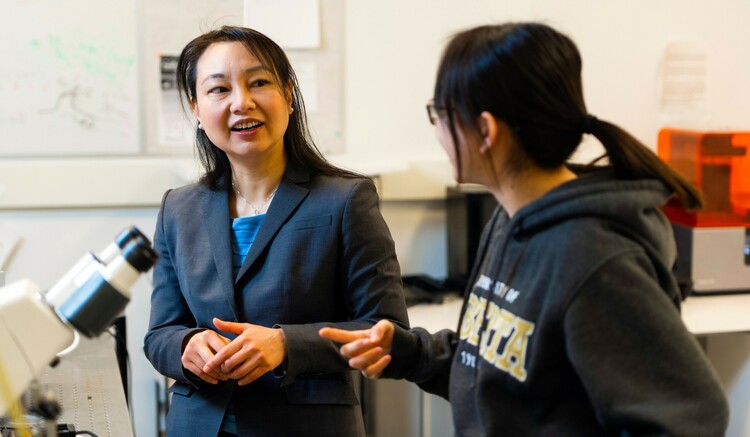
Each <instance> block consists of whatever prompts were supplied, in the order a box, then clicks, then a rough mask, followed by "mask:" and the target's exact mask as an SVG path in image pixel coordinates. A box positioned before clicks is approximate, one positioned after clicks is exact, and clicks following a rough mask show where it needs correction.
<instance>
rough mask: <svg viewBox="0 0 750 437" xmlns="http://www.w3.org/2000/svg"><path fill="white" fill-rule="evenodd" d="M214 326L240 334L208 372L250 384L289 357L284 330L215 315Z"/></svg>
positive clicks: (216, 357)
mask: <svg viewBox="0 0 750 437" xmlns="http://www.w3.org/2000/svg"><path fill="white" fill-rule="evenodd" d="M214 326H216V329H218V330H219V331H223V332H229V333H232V334H236V335H237V338H235V339H234V340H232V341H230V342H228V343H227V344H226V345H225V346H224V347H222V348H221V349H220V350H219V351H218V352H216V354H215V355H214V356H213V357H212V358H211V359H210V360H208V361H207V362H206V363H205V365H204V366H203V368H202V369H201V370H202V371H203V372H204V373H207V374H214V373H215V374H219V375H225V376H226V378H227V379H235V380H237V383H238V384H239V385H247V384H250V383H251V382H253V381H255V380H256V379H258V378H260V377H261V376H263V375H264V374H266V373H267V372H269V371H271V370H273V369H275V368H276V367H278V366H279V365H281V363H282V362H284V359H285V358H286V340H285V338H284V331H282V330H281V329H276V328H266V327H265V326H259V325H253V324H250V323H236V322H225V321H223V320H220V319H216V318H214Z"/></svg>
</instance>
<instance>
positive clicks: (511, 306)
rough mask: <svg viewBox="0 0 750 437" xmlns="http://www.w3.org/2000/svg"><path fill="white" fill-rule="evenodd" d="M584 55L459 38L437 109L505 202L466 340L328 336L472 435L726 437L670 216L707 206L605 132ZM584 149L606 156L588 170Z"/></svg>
mask: <svg viewBox="0 0 750 437" xmlns="http://www.w3.org/2000/svg"><path fill="white" fill-rule="evenodd" d="M581 65H582V61H581V58H580V55H579V52H578V50H577V48H576V46H575V44H574V43H573V42H572V41H571V40H570V39H569V38H568V37H567V36H565V35H563V34H561V33H560V32H558V31H556V30H555V29H553V28H551V27H549V26H547V25H544V24H540V23H506V24H501V25H492V26H481V27H477V28H473V29H470V30H466V31H464V32H461V33H459V34H457V35H456V36H454V37H453V39H452V40H451V41H450V42H449V44H448V46H447V48H446V49H445V51H444V53H443V57H442V60H441V63H440V66H439V69H438V73H437V81H436V85H435V94H434V99H433V100H432V101H430V103H428V106H427V109H428V114H429V117H430V121H431V122H432V123H433V124H435V125H436V129H437V135H438V139H439V141H440V143H441V144H442V145H443V147H444V148H445V150H446V152H447V154H448V156H449V158H450V161H451V163H452V166H453V170H454V176H455V178H456V180H457V181H458V182H472V183H478V184H482V185H485V186H486V187H487V189H488V190H489V191H490V192H491V193H492V194H493V195H494V197H495V198H496V199H497V201H498V202H499V207H498V208H497V210H496V211H495V213H494V216H493V218H492V219H491V220H490V222H489V223H488V225H487V226H486V228H485V230H484V234H483V237H482V242H481V243H480V248H479V251H478V254H477V261H476V262H475V265H474V269H473V272H472V274H471V277H470V280H469V286H468V287H467V290H466V293H465V298H464V304H463V308H462V311H461V316H460V319H459V324H458V328H457V330H456V331H450V330H444V331H440V332H437V333H434V334H430V333H428V332H427V331H425V330H424V329H421V328H412V329H408V330H407V329H404V328H401V327H399V326H395V325H394V324H393V323H391V322H388V321H381V322H379V323H378V324H376V325H375V326H374V327H373V328H371V329H368V330H362V331H346V330H341V329H335V328H324V329H322V330H321V332H320V334H321V335H322V336H323V337H325V338H328V339H331V340H334V341H337V342H340V343H345V344H344V345H343V346H342V347H341V353H342V355H343V356H344V357H346V358H348V359H349V364H350V366H352V367H353V368H356V369H359V370H361V371H362V373H363V374H364V375H365V376H368V377H370V378H377V377H388V378H405V379H408V380H410V381H413V382H416V383H418V384H419V386H420V387H421V388H423V389H424V390H426V391H428V392H430V393H434V394H438V395H440V396H442V397H444V398H446V399H448V400H449V401H450V403H451V408H452V410H453V419H454V424H455V432H456V434H457V435H460V436H496V435H509V436H525V435H556V436H557V435H574V436H587V435H620V436H622V435H670V436H701V437H705V436H722V435H724V432H725V430H726V427H727V421H728V415H729V413H728V406H727V401H726V398H725V396H724V394H723V390H722V388H721V386H720V385H719V382H718V380H717V377H716V375H715V373H714V371H713V370H712V368H711V365H710V364H709V362H708V361H707V359H706V357H705V356H704V354H703V351H702V350H701V348H700V346H699V344H698V342H697V341H696V339H695V338H694V337H693V336H692V335H691V334H690V333H689V332H688V331H687V329H686V328H685V326H684V324H683V323H682V320H681V318H680V303H681V301H682V299H683V298H684V296H682V294H681V292H680V288H679V287H678V285H677V282H676V280H675V278H674V277H673V275H672V273H671V269H672V267H673V265H674V263H675V259H676V250H675V243H674V239H673V235H672V231H671V228H670V224H669V221H668V220H667V218H666V217H665V216H664V214H663V213H662V212H661V211H660V206H662V205H663V204H665V202H668V201H675V202H680V203H681V204H682V205H683V206H685V207H686V208H688V209H696V208H699V207H700V206H701V204H702V199H701V196H700V193H698V192H697V191H696V189H695V188H694V187H692V186H691V185H690V184H689V183H687V182H686V181H685V180H684V179H683V178H682V177H680V176H679V175H678V174H677V173H675V172H674V171H673V170H671V169H670V168H669V167H668V166H666V165H665V164H664V163H663V162H662V161H660V160H659V158H658V157H657V156H656V155H655V154H654V153H653V152H652V151H651V150H649V149H648V148H647V147H646V146H644V145H643V144H641V143H640V142H638V141H637V140H636V139H635V138H634V137H632V136H631V135H630V134H628V133H627V132H625V131H624V130H623V129H621V128H619V127H618V126H616V125H614V124H612V123H609V122H607V121H604V120H600V119H597V118H596V117H594V116H592V115H590V114H589V113H588V111H587V109H586V106H585V103H584V100H583V91H582V83H581ZM584 134H591V135H593V136H594V137H596V139H598V140H599V142H601V144H602V145H603V146H604V148H605V150H606V158H607V159H608V162H607V163H606V165H602V164H599V162H600V160H597V161H595V162H593V163H591V164H589V165H587V166H574V165H571V164H569V163H568V160H569V158H570V157H571V155H572V154H573V153H574V151H575V150H576V148H577V147H578V145H579V143H580V142H581V139H582V138H583V135H584Z"/></svg>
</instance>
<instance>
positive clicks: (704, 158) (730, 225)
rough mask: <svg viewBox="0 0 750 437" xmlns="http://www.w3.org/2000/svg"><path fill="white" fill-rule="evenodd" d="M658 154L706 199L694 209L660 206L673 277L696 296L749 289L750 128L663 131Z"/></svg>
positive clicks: (672, 205)
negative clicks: (672, 248)
mask: <svg viewBox="0 0 750 437" xmlns="http://www.w3.org/2000/svg"><path fill="white" fill-rule="evenodd" d="M658 155H659V157H660V158H661V159H662V160H664V161H665V162H666V163H667V164H668V165H669V166H670V167H672V168H673V169H675V170H676V171H677V172H679V173H680V174H681V175H682V176H684V177H685V178H687V179H688V180H689V181H690V182H691V183H693V184H694V185H695V186H697V187H698V188H699V189H700V190H701V191H702V192H703V195H704V197H705V206H704V208H703V209H702V210H700V211H697V212H688V211H685V210H684V209H682V208H681V207H680V206H679V205H677V204H676V203H675V202H671V203H669V204H668V205H666V206H665V207H664V210H665V212H666V214H667V216H668V217H669V219H670V220H671V222H672V226H673V228H674V234H675V240H676V242H677V257H678V259H677V265H676V269H675V273H676V275H677V279H678V280H679V281H680V282H681V284H683V285H684V286H685V287H689V291H692V292H693V293H697V294H708V293H737V292H744V293H750V132H698V131H689V130H680V129H662V130H661V131H660V132H659V142H658Z"/></svg>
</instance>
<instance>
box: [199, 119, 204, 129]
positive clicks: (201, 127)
mask: <svg viewBox="0 0 750 437" xmlns="http://www.w3.org/2000/svg"><path fill="white" fill-rule="evenodd" d="M198 129H200V130H203V125H202V124H201V122H200V120H198Z"/></svg>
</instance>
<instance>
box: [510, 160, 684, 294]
mask: <svg viewBox="0 0 750 437" xmlns="http://www.w3.org/2000/svg"><path fill="white" fill-rule="evenodd" d="M671 195H672V193H671V192H670V190H669V189H668V188H667V187H666V186H665V185H664V184H663V183H662V182H661V181H658V180H654V179H640V180H622V179H617V178H616V177H615V176H614V172H613V170H612V169H611V168H610V167H606V168H602V169H596V170H593V171H589V172H586V173H581V174H579V175H578V178H577V179H575V180H573V181H570V182H567V183H565V184H562V185H560V186H558V187H556V188H554V189H553V190H551V191H550V192H548V193H546V194H545V195H544V196H542V197H541V198H539V199H537V200H536V201H534V202H532V203H530V204H528V205H526V206H524V207H523V208H521V209H520V210H519V211H518V213H517V214H516V215H515V216H514V217H513V219H512V220H511V222H510V224H509V225H510V229H511V233H512V235H513V237H514V239H516V240H521V241H523V240H526V239H528V238H531V237H533V236H534V234H536V233H538V232H540V231H541V230H543V229H547V228H549V227H551V226H555V225H557V224H559V223H561V222H564V221H566V220H570V219H575V218H583V217H589V218H597V219H599V220H603V221H605V222H608V223H609V227H611V229H612V230H613V231H615V232H617V233H619V234H621V235H622V236H623V237H625V238H629V239H631V240H633V241H635V242H637V243H638V244H640V245H641V246H643V247H644V248H645V250H646V252H647V253H648V255H649V257H650V258H651V259H652V261H653V262H654V263H655V264H656V265H661V266H664V268H665V269H666V270H668V272H664V276H666V277H660V280H661V281H662V285H664V286H665V289H667V290H669V289H670V288H672V285H673V284H671V283H674V279H673V278H671V275H670V274H669V272H671V269H672V267H673V265H674V262H675V260H676V249H675V243H674V235H673V233H672V228H671V225H670V223H669V220H668V219H667V218H666V216H665V215H664V214H663V213H662V212H661V209H660V207H661V206H662V205H664V204H665V203H666V202H667V200H668V199H669V198H670V197H671ZM660 276H662V275H660ZM683 298H684V297H683Z"/></svg>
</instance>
